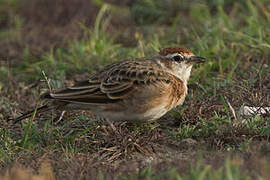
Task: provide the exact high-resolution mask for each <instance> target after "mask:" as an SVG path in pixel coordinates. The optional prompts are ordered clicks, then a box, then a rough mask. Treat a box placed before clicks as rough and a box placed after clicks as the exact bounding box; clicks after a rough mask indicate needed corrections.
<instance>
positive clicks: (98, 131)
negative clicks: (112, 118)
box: [0, 0, 270, 179]
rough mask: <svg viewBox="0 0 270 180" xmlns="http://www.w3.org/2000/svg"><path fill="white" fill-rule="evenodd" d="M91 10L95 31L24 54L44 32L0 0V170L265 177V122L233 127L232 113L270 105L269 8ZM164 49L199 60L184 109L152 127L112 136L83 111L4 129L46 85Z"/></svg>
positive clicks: (159, 5) (241, 121)
mask: <svg viewBox="0 0 270 180" xmlns="http://www.w3.org/2000/svg"><path fill="white" fill-rule="evenodd" d="M22 3H23V1H22ZM94 3H95V4H96V5H97V6H98V7H99V8H100V9H99V12H98V13H97V14H93V16H95V17H96V20H95V22H93V24H92V25H91V26H89V25H87V24H84V23H82V22H76V27H77V28H78V29H80V30H79V32H80V33H81V36H80V38H77V39H76V38H75V39H73V40H67V41H64V42H61V43H62V44H61V43H60V45H57V46H53V45H52V46H50V48H49V50H48V49H42V48H43V47H44V45H43V44H42V43H44V44H45V42H43V41H42V39H37V40H38V42H40V47H34V46H36V44H34V43H33V44H31V43H28V44H25V42H31V40H33V36H34V32H35V31H34V30H32V29H35V28H40V26H37V25H36V24H35V23H34V24H31V23H33V22H32V21H30V20H27V18H26V17H25V15H24V14H22V13H21V14H20V13H19V12H20V6H21V5H23V4H20V3H19V2H16V1H15V0H14V1H12V3H11V2H9V1H8V2H7V1H4V0H2V1H1V0H0V6H1V5H2V7H6V9H1V8H0V19H1V20H2V21H3V22H4V25H5V26H4V27H5V28H1V29H0V40H1V42H0V47H3V48H0V49H2V50H0V58H1V61H0V63H1V66H0V94H1V96H0V103H1V106H0V138H1V141H0V165H1V167H2V168H3V169H5V168H8V167H11V166H13V164H14V162H18V163H20V164H23V165H24V166H25V167H27V168H33V169H34V170H33V171H36V170H37V169H38V167H39V166H40V161H43V159H49V160H50V162H51V164H52V167H53V169H54V171H55V174H56V177H57V178H64V177H66V178H67V177H68V176H70V177H71V178H72V177H73V178H75V177H77V176H76V175H78V174H80V176H81V177H82V178H83V177H90V176H93V177H94V176H95V177H97V178H98V179H106V178H109V177H113V176H114V174H116V176H117V177H118V178H119V179H165V178H169V179H254V178H256V179H268V178H269V176H270V175H269V173H267V172H268V171H267V169H269V167H270V165H269V163H268V162H267V160H268V161H269V158H268V157H269V147H270V144H269V136H270V128H269V123H270V119H269V114H266V115H265V116H259V115H257V116H251V117H241V116H239V115H238V110H239V109H240V107H241V106H243V105H248V106H258V107H264V106H270V105H269V102H270V101H269V99H270V97H269V89H270V84H269V83H270V82H269V79H270V71H269V65H270V63H269V58H268V57H269V52H270V51H269V49H270V38H269V37H270V36H269V34H270V23H269V21H270V11H269V10H268V9H269V6H270V4H269V2H268V1H267V0H262V1H255V0H247V1H237V2H235V1H211V0H201V1H194V2H184V1H183V4H182V5H180V4H179V2H178V1H170V3H167V4H165V5H166V7H167V8H166V9H164V8H163V7H164V1H151V0H145V1H140V2H138V3H134V4H132V6H131V7H129V8H127V7H123V6H117V5H111V4H107V3H105V2H103V1H95V2H94ZM22 7H23V6H22ZM98 7H95V8H98ZM7 9H9V11H7ZM168 9H169V10H170V11H168ZM64 12H66V13H67V12H68V9H67V10H66V11H64ZM119 12H121V13H119ZM67 14H68V13H67ZM44 16H48V15H46V14H44ZM67 17H68V16H67ZM28 18H29V17H28ZM41 19H42V18H41ZM65 21H66V20H65ZM30 22H31V23H30ZM130 22H132V23H130ZM0 24H1V23H0ZM59 24H61V23H60V22H59ZM26 27H27V28H28V29H27V30H28V31H29V33H27V35H25V32H26ZM29 27H30V30H29ZM51 28H52V29H53V28H55V31H57V26H56V25H55V27H54V26H52V27H51ZM31 30H32V31H31ZM67 31H68V30H67ZM70 31H71V30H70ZM76 32H77V31H76ZM35 38H36V37H35ZM60 39H61V38H60ZM122 39H125V40H124V41H123V42H122V41H121V40H122ZM172 45H184V46H186V47H188V48H190V49H191V50H192V51H193V52H194V54H196V55H200V56H203V57H206V58H207V62H206V63H205V64H203V65H200V66H198V67H195V68H194V69H193V71H192V76H191V79H190V81H189V94H188V96H187V98H186V101H185V103H184V105H183V106H181V107H179V108H176V109H174V110H172V111H171V112H170V113H168V115H166V116H165V117H163V118H161V120H160V121H159V122H158V123H153V124H132V125H130V124H126V123H124V122H121V123H116V124H115V125H116V127H117V129H118V130H119V132H118V133H115V132H113V131H112V130H111V129H110V128H109V127H108V125H107V124H106V123H104V122H103V121H102V120H100V119H97V118H96V117H94V116H93V115H92V114H91V113H90V112H84V111H83V112H66V113H65V114H64V115H63V116H62V115H61V112H57V111H56V112H49V113H47V114H44V115H41V116H38V115H35V114H33V117H31V118H29V119H28V120H26V121H25V122H23V123H22V124H19V125H13V124H11V123H10V122H7V121H6V118H7V117H9V116H13V117H14V116H17V115H18V114H19V112H23V111H27V110H29V109H31V108H35V106H36V105H38V104H42V102H39V99H38V96H39V94H41V93H42V92H44V91H46V90H47V89H48V86H49V87H50V86H51V87H52V88H60V87H63V86H67V85H71V84H72V81H77V80H80V79H83V78H87V77H88V73H90V74H91V73H95V72H96V71H97V70H99V69H101V68H102V67H104V66H105V65H107V64H110V63H112V62H115V61H117V60H122V59H129V58H135V57H144V56H148V57H149V56H153V55H155V54H156V53H157V52H158V51H159V48H161V47H164V46H172ZM7 48H8V49H10V50H12V52H9V51H8V53H7V51H5V49H7ZM36 49H39V51H38V52H36V51H35V50H36ZM45 78H47V79H46V81H40V79H45ZM46 82H49V84H47V83H46ZM61 116H62V120H61V118H60V117H61ZM234 156H237V157H238V156H239V158H238V159H235V158H234ZM248 157H251V158H248ZM149 159H150V160H149ZM151 159H152V160H151ZM250 159H251V160H250ZM264 159H266V160H265V161H266V162H264ZM220 161H221V162H220ZM251 161H252V163H251Z"/></svg>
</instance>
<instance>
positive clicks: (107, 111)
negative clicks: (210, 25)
mask: <svg viewBox="0 0 270 180" xmlns="http://www.w3.org/2000/svg"><path fill="white" fill-rule="evenodd" d="M204 61H205V59H204V58H202V57H199V56H195V55H194V54H193V53H192V52H191V51H190V50H188V49H186V48H183V47H167V48H164V49H161V50H160V52H159V54H158V55H156V56H154V57H151V58H138V59H132V60H124V61H120V62H116V63H113V64H111V65H108V66H106V67H105V68H104V69H103V70H101V71H99V72H98V73H96V74H94V75H92V76H91V77H90V78H89V79H87V80H85V81H82V82H79V83H77V84H75V85H74V86H72V87H68V88H65V89H60V90H55V91H53V92H48V93H45V94H43V95H42V98H45V99H49V100H51V103H49V104H47V105H44V106H42V107H40V108H38V109H37V113H41V112H44V111H47V110H50V109H61V110H76V109H81V110H89V111H91V112H92V113H94V114H96V115H97V116H99V117H102V118H105V119H107V120H110V121H130V122H133V121H142V122H146V121H153V120H156V119H158V118H160V117H162V116H163V115H164V114H165V113H166V112H168V111H170V110H171V109H172V108H174V107H176V106H178V105H181V104H182V103H183V102H184V100H185V97H186V95H187V82H188V79H189V77H190V72H191V69H192V66H193V65H194V64H196V63H202V62H204ZM32 113H33V111H32V112H29V113H26V114H24V115H22V116H20V117H18V118H16V119H15V120H14V122H15V123H16V122H18V121H20V120H22V119H24V118H27V117H30V116H31V115H32Z"/></svg>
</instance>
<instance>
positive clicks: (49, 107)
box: [9, 104, 55, 124]
mask: <svg viewBox="0 0 270 180" xmlns="http://www.w3.org/2000/svg"><path fill="white" fill-rule="evenodd" d="M54 108H55V107H54V106H48V105H47V104H46V105H43V106H41V107H38V108H37V109H34V110H32V111H29V112H27V113H25V114H23V115H21V116H19V117H17V118H15V119H9V121H10V120H12V121H13V123H14V124H16V123H18V122H20V121H22V120H24V119H25V118H28V117H31V116H32V115H33V113H34V112H35V111H36V114H38V113H41V112H45V111H49V110H50V109H54Z"/></svg>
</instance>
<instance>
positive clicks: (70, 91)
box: [45, 59, 170, 104]
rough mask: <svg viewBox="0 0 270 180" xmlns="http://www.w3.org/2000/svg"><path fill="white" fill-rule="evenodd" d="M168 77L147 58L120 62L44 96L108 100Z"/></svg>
mask: <svg viewBox="0 0 270 180" xmlns="http://www.w3.org/2000/svg"><path fill="white" fill-rule="evenodd" d="M169 77H170V76H168V74H167V72H164V71H162V70H161V68H160V66H159V65H158V64H156V63H155V62H154V61H152V60H151V59H143V60H130V61H122V62H118V63H114V64H112V65H109V66H107V67H105V68H104V69H103V70H102V71H100V72H99V73H97V74H95V75H93V76H92V77H90V79H89V80H86V81H83V82H80V83H78V84H75V85H74V86H72V87H69V88H66V89H63V90H60V91H55V92H52V93H48V94H47V96H45V98H52V99H57V100H61V101H68V102H76V103H90V104H93V103H94V104H96V103H97V104H103V103H111V102H115V101H119V100H122V99H124V98H125V97H127V96H129V95H130V94H131V93H132V92H133V91H134V90H135V89H136V88H137V87H138V86H148V85H153V84H156V83H157V82H160V81H164V82H166V83H169V82H170V78H169Z"/></svg>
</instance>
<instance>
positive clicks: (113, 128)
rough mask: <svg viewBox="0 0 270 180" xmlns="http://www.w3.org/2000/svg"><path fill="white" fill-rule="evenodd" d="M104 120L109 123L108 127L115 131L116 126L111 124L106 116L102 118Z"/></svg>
mask: <svg viewBox="0 0 270 180" xmlns="http://www.w3.org/2000/svg"><path fill="white" fill-rule="evenodd" d="M104 119H105V120H106V121H107V123H108V124H109V125H110V127H111V128H112V130H113V132H116V127H115V126H114V125H113V123H112V122H111V121H110V120H109V119H107V118H104Z"/></svg>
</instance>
